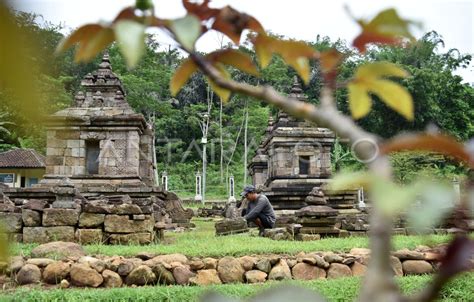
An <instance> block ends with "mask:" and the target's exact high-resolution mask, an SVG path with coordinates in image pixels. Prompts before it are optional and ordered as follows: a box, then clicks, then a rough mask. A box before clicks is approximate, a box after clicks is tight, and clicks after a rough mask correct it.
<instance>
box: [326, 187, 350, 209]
mask: <svg viewBox="0 0 474 302" xmlns="http://www.w3.org/2000/svg"><path fill="white" fill-rule="evenodd" d="M324 193H325V195H326V199H327V204H328V205H329V206H330V207H331V208H334V209H354V208H355V207H356V205H357V190H340V191H333V190H324Z"/></svg>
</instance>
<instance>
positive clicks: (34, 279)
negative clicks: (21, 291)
mask: <svg viewBox="0 0 474 302" xmlns="http://www.w3.org/2000/svg"><path fill="white" fill-rule="evenodd" d="M40 280H41V270H40V269H39V267H37V266H36V265H34V264H25V265H24V266H23V267H22V268H21V269H20V270H19V271H18V273H17V274H16V282H18V284H20V285H24V284H32V283H39V282H40Z"/></svg>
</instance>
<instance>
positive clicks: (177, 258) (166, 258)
mask: <svg viewBox="0 0 474 302" xmlns="http://www.w3.org/2000/svg"><path fill="white" fill-rule="evenodd" d="M206 259H207V258H205V259H204V260H206ZM152 260H153V261H154V262H156V263H168V264H169V263H172V262H179V263H182V264H187V263H188V257H186V256H185V255H183V254H168V255H159V256H156V257H155V258H153V259H152Z"/></svg>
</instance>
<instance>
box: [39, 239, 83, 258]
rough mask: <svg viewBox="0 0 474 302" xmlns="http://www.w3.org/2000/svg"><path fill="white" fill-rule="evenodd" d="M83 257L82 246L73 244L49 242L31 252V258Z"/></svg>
mask: <svg viewBox="0 0 474 302" xmlns="http://www.w3.org/2000/svg"><path fill="white" fill-rule="evenodd" d="M85 255H86V252H85V251H84V249H83V248H82V246H80V245H79V244H77V243H74V242H62V241H56V242H50V243H46V244H42V245H39V246H37V247H35V248H34V249H33V250H31V257H33V258H53V259H65V258H67V257H82V256H85Z"/></svg>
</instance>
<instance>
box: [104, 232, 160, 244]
mask: <svg viewBox="0 0 474 302" xmlns="http://www.w3.org/2000/svg"><path fill="white" fill-rule="evenodd" d="M107 238H108V239H109V243H110V244H124V245H127V244H150V243H151V242H153V234H152V233H148V232H144V233H132V234H108V235H107Z"/></svg>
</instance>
